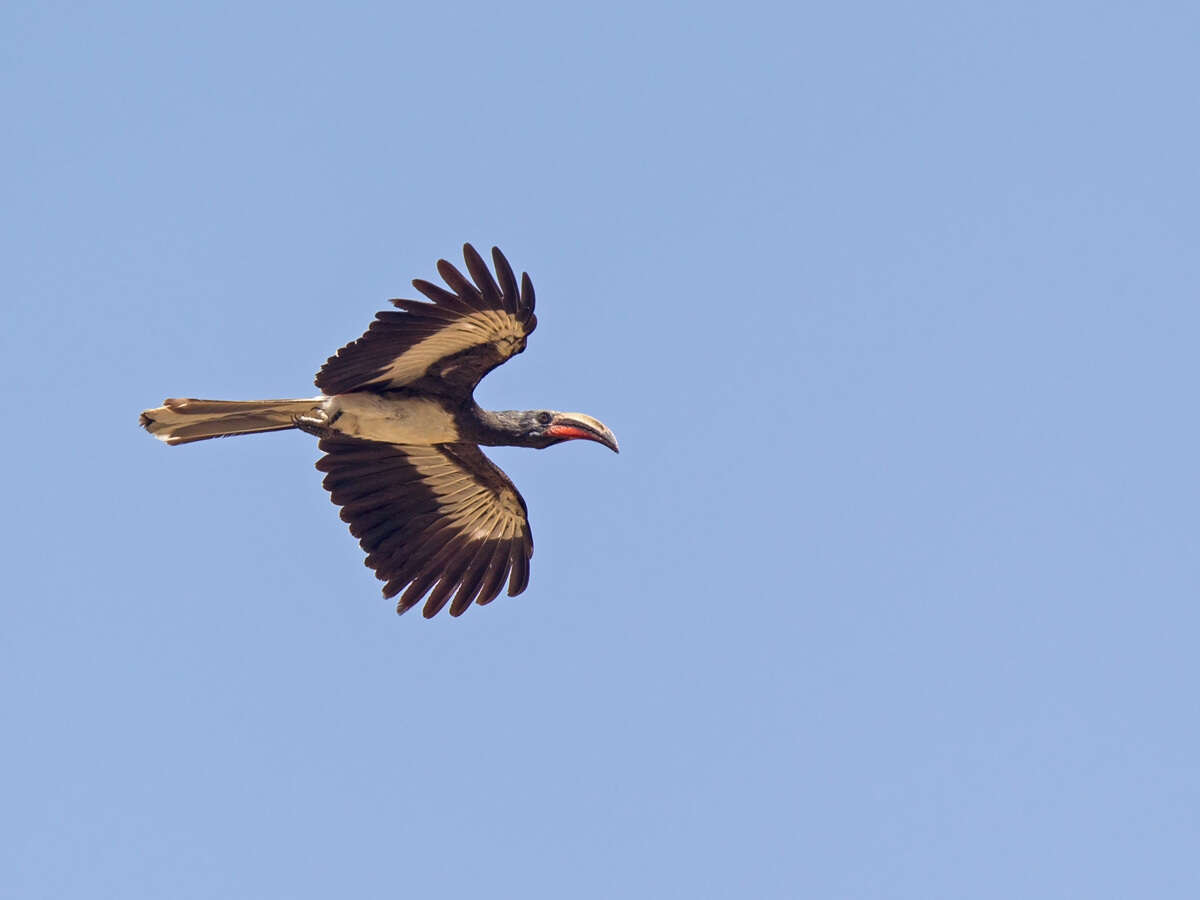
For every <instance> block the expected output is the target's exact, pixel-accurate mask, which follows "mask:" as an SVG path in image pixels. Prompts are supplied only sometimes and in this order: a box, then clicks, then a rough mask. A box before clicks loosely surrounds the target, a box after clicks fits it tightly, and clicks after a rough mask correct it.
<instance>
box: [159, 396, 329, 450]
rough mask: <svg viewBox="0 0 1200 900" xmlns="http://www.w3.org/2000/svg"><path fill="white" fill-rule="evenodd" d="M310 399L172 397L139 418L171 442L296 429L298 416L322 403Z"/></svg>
mask: <svg viewBox="0 0 1200 900" xmlns="http://www.w3.org/2000/svg"><path fill="white" fill-rule="evenodd" d="M322 399H323V398H322V397H315V398H313V399H310V400H247V401H240V400H193V399H190V398H185V399H177V398H170V399H167V400H164V401H163V405H162V406H159V407H157V408H155V409H148V410H146V411H145V412H143V413H142V414H141V416H140V417H139V418H138V422H139V424H140V425H141V426H142V427H143V428H145V429H146V430H147V431H148V432H150V433H151V434H152V435H154V436H155V437H156V438H158V439H159V440H160V441H165V442H166V443H168V444H171V445H175V444H190V443H191V442H192V441H203V440H207V439H208V438H215V437H230V436H232V435H235V434H258V433H259V432H263V431H286V430H287V429H289V428H295V427H296V426H295V424H294V422H293V421H292V419H293V417H294V416H301V415H304V414H305V413H307V412H310V411H311V410H312V409H313V408H315V407H318V406H320V405H321V400H322Z"/></svg>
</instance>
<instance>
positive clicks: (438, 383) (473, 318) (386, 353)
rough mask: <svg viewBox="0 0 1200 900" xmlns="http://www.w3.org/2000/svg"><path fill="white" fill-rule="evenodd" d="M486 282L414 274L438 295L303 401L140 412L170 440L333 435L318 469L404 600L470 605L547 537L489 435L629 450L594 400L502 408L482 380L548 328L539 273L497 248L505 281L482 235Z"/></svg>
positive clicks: (404, 309) (357, 350)
mask: <svg viewBox="0 0 1200 900" xmlns="http://www.w3.org/2000/svg"><path fill="white" fill-rule="evenodd" d="M463 255H464V257H465V259H466V263H467V268H468V270H469V272H470V273H471V276H472V278H473V280H474V283H473V284H472V282H471V281H468V280H467V279H466V278H465V277H464V276H463V275H462V274H461V273H460V272H459V271H458V270H457V269H455V268H454V266H452V265H451V264H450V263H448V262H446V261H445V260H440V261H439V262H438V271H439V273H440V274H441V275H442V278H443V279H444V280H445V281H446V283H447V284H448V285H449V286H450V287H451V288H452V289H453V292H451V291H446V290H444V289H442V288H439V287H437V286H436V285H433V284H430V283H429V282H426V281H421V280H419V279H418V280H416V281H414V282H413V284H414V286H415V287H416V288H417V289H418V290H419V291H421V293H423V294H425V295H426V296H427V297H428V298H429V299H430V300H432V301H433V302H432V303H425V302H420V301H415V300H393V301H392V303H393V305H395V306H396V307H397V308H398V310H397V311H391V310H389V311H385V312H381V313H379V314H378V315H377V316H376V319H375V321H374V322H372V323H371V327H370V328H369V329H368V330H367V332H366V334H364V335H363V336H362V337H361V338H359V339H358V340H356V341H354V342H352V343H350V344H348V345H347V346H346V347H343V348H342V349H341V350H340V351H338V353H337V354H336V355H335V356H333V357H331V358H330V359H329V360H328V362H326V364H325V366H324V367H323V368H322V369H321V371H320V372H319V373H318V374H317V387H318V388H320V389H321V390H322V391H323V393H322V394H320V395H319V396H316V397H312V398H308V399H299V400H259V401H225V400H196V399H171V400H166V401H165V402H164V405H163V406H161V407H158V408H156V409H148V410H146V411H145V412H143V413H142V416H141V424H142V426H143V427H144V428H146V430H147V431H149V432H150V433H151V434H153V435H154V436H155V437H157V438H159V439H160V440H162V441H164V442H166V443H168V444H183V443H190V442H192V441H200V440H207V439H209V438H214V437H227V436H231V435H239V434H257V433H262V432H267V431H282V430H286V429H291V428H299V429H301V430H303V431H306V432H309V433H310V434H314V435H316V436H317V437H318V438H320V448H321V449H322V450H323V451H325V454H326V455H325V456H324V457H323V458H322V459H321V460H320V461H319V462H318V463H317V468H318V469H320V470H321V471H324V472H326V473H327V474H326V477H325V481H324V485H325V487H326V489H328V490H329V492H330V495H331V497H332V499H333V501H334V502H335V503H337V504H338V505H340V506H341V507H342V518H343V519H344V520H345V521H346V522H348V523H349V525H350V531H351V533H353V534H354V536H355V537H357V538H359V542H360V544H361V546H362V548H363V549H364V550H365V551H366V552H367V559H366V563H367V565H368V566H370V567H371V568H372V569H373V570H374V571H375V573H376V575H377V576H378V577H379V578H380V579H381V580H383V581H385V582H386V584H385V586H384V596H387V597H392V596H395V595H396V594H397V593H400V591H401V590H403V591H404V593H403V595H402V596H401V597H400V600H399V603H398V604H397V610H398V611H399V612H404V611H405V610H407V609H409V608H411V607H412V606H413V605H415V604H416V603H417V602H418V601H419V600H420V599H421V597H423V596H424V595H425V594H426V593H428V594H429V597H428V599H427V600H426V603H425V606H424V609H423V613H424V615H425V616H427V617H429V616H433V615H435V614H436V613H437V612H438V611H439V610H441V609H442V608H443V607H444V606H445V605H446V604H447V603H450V614H451V615H459V614H461V613H462V612H463V611H464V610H465V609H466V608H467V607H468V606H469V605H470V604H471V603H472V602H473V601H474V602H477V603H480V604H484V603H489V602H490V601H491V600H492V599H494V598H495V596H496V595H497V594H498V593H499V591H500V590H501V589H502V587H503V585H504V581H505V580H506V579H507V580H508V588H509V590H508V593H509V594H510V595H513V596H515V595H516V594H519V593H520V592H521V591H523V590H524V589H525V587H526V585H527V584H528V579H529V559H530V557H531V556H532V554H533V538H532V534H531V532H530V529H529V522H528V518H527V514H526V508H525V501H524V500H523V499H522V498H521V495H520V494H519V493H518V492H517V489H516V488H515V487H514V486H513V484H512V482H511V481H509V479H508V476H506V475H505V474H504V473H503V472H502V471H501V470H500V469H498V468H497V467H496V466H495V465H494V464H493V463H492V462H491V461H490V460H488V459H487V457H486V456H484V455H483V453H482V452H481V451H480V449H479V447H480V445H483V446H519V447H539V448H540V447H548V446H550V445H552V444H556V443H560V442H562V441H565V440H572V439H580V438H582V439H586V440H593V441H597V442H598V443H602V444H604V445H605V446H607V447H610V448H611V449H612V450H614V451H615V450H616V449H617V443H616V439H615V438H614V437H613V435H612V432H610V431H609V430H608V428H606V427H605V426H604V425H603V424H602V423H601V422H599V421H597V420H596V419H593V418H592V417H590V416H586V415H583V414H582V413H560V412H553V411H550V410H531V411H520V412H518V411H505V412H492V411H489V410H485V409H482V408H480V407H479V406H478V405H477V404H476V403H475V400H474V397H473V393H474V390H475V386H476V385H477V384H478V383H479V380H480V379H481V378H482V377H483V376H484V375H485V374H487V372H489V371H490V370H491V369H493V368H495V367H496V366H497V365H499V364H500V363H502V362H504V361H505V360H507V359H508V358H510V357H511V356H513V355H515V354H517V353H520V352H521V351H522V350H524V349H525V342H526V339H527V338H528V336H529V334H530V333H531V332H532V331H533V329H534V328H535V327H536V325H537V318H536V316H534V314H533V306H534V294H533V285H532V284H531V283H530V281H529V277H528V276H527V275H524V276H522V282H521V287H520V289H519V290H518V288H517V282H516V279H515V277H514V276H513V273H512V270H511V268H509V265H508V262H507V260H505V258H504V256H503V255H502V254H501V253H500V251H499V250H497V249H493V251H492V257H493V260H494V263H495V267H496V274H497V276H498V278H499V284H497V282H496V280H495V279H493V278H492V275H491V273H490V272H489V271H488V269H487V266H486V265H485V264H484V262H483V260H482V259H481V258H480V257H479V255H478V254H477V253H476V252H475V250H474V248H472V247H471V246H470V245H469V244H468V245H466V246H465V247H464V248H463Z"/></svg>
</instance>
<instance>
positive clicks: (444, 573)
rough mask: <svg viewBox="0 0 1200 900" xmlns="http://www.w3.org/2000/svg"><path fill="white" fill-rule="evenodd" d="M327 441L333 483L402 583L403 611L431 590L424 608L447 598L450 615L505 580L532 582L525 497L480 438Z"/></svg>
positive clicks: (378, 558)
mask: <svg viewBox="0 0 1200 900" xmlns="http://www.w3.org/2000/svg"><path fill="white" fill-rule="evenodd" d="M320 447H321V450H323V451H324V452H325V454H326V455H325V456H323V457H322V458H321V459H320V460H319V461H318V462H317V468H318V469H320V470H321V471H322V472H326V473H327V474H326V476H325V481H324V485H325V488H326V490H328V491H329V493H330V495H331V497H332V499H333V502H334V503H336V504H338V505H339V506H341V507H342V513H341V515H342V520H343V521H345V522H348V523H349V525H350V533H351V534H353V535H354V536H355V537H356V538H358V539H359V545H360V546H361V547H362V548H363V550H365V551H366V553H367V559H366V563H367V565H368V566H370V568H371V569H373V570H374V571H375V575H376V577H378V578H379V579H380V580H381V581H385V582H387V584H385V585H384V588H383V595H384V596H385V597H394V596H396V594H399V593H400V592H401V591H403V592H404V593H403V594H402V595H401V597H400V600H399V602H398V603H397V605H396V612H399V613H403V612H405V611H407V610H408V609H410V608H412V607H413V606H415V605H416V604H417V602H418V601H420V599H421V598H422V597H423V596H425V594H426V593H427V592H428V593H429V598H428V599H427V600H426V601H425V607H424V609H423V610H422V614H423V615H424V616H425V617H426V618H431V617H432V616H435V615H437V613H438V612H439V611H440V610H441V609H442V608H443V607H444V606H445V605H446V604H447V603H449V604H450V615H452V616H458V615H461V614H462V613H463V612H464V611H465V610H466V608H467V607H468V606H470V605H471V603H472V602H476V603H479V604H480V605H483V604H485V603H491V602H492V600H494V599H495V598H496V596H497V595H498V594H499V593H500V591H501V589H502V588H503V587H504V583H505V581H506V580H507V582H508V594H509V596H510V597H515V596H516V595H517V594H519V593H521V592H522V591H523V590H525V588H526V586H527V585H528V584H529V559H530V557H532V556H533V534H532V532H531V531H530V529H529V519H528V516H527V514H526V510H525V501H524V500H523V499H521V495H520V494H519V493H517V489H516V488H515V487H514V486H513V483H512V482H511V481H510V480H509V478H508V476H507V475H505V474H504V473H503V472H502V471H501V470H500V469H499V468H498V467H497V466H496V465H495V464H494V463H492V461H491V460H489V459H488V458H487V457H486V456H484V455H483V452H482V451H481V450H480V449H479V448H478V447H476V446H475V445H474V444H435V445H433V446H428V447H424V446H411V445H407V444H403V445H402V444H384V443H377V442H374V441H362V440H356V439H354V438H343V437H338V438H325V439H323V440H322V441H321V444H320ZM431 589H432V591H431ZM451 598H453V599H451Z"/></svg>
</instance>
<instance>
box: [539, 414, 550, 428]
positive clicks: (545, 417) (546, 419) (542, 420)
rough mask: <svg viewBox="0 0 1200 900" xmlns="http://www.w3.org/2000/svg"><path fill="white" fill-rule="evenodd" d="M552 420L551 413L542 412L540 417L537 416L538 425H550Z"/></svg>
mask: <svg viewBox="0 0 1200 900" xmlns="http://www.w3.org/2000/svg"><path fill="white" fill-rule="evenodd" d="M550 418H551V416H550V413H548V412H540V413H538V416H537V420H538V424H539V425H549V424H550Z"/></svg>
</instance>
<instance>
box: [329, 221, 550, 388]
mask: <svg viewBox="0 0 1200 900" xmlns="http://www.w3.org/2000/svg"><path fill="white" fill-rule="evenodd" d="M463 259H464V260H465V261H466V266H467V271H468V272H469V273H470V275H471V278H470V279H468V278H467V277H466V276H465V275H463V274H462V272H460V271H459V270H458V269H457V268H455V267H454V266H453V265H451V264H450V263H449V262H447V261H446V260H444V259H442V260H438V263H437V270H438V274H439V275H441V277H442V280H443V281H445V282H446V284H447V285H448V286H449V288H450V290H446V289H445V288H441V287H438V286H437V285H435V284H431V283H430V282H428V281H424V280H422V279H419V278H418V279H416V280H414V281H413V287H415V288H416V289H417V290H418V291H420V292H421V293H422V294H424V295H425V296H426V297H427V298H428V299H429V301H430V302H423V301H420V300H403V299H401V300H393V301H392V305H393V306H395V307H396V309H395V310H384V311H383V312H380V313H378V314H377V315H376V316H375V321H373V322H372V323H371V326H370V327H369V328H368V329H367V331H366V333H365V334H363V336H362V337H360V338H359V339H358V340H356V341H352V342H351V343H349V344H347V345H346V346H345V347H343V348H342V349H341V350H339V351H338V352H337V353H336V354H334V355H333V356H331V357H330V358H329V360H328V361H327V362H326V363H325V365H324V366H323V367H322V368H321V371H320V372H318V373H317V378H316V382H317V387H319V388H320V389H321V390H322V391H323V392H324V393H326V394H346V393H350V392H352V391H387V390H395V389H397V388H403V387H414V386H416V387H420V388H421V389H423V390H425V391H428V392H430V393H441V394H444V395H446V396H451V397H461V398H465V397H466V396H468V395H469V394H470V393H471V391H473V390H474V389H475V385H477V384H478V383H479V379H481V378H482V377H483V376H484V375H486V374H487V373H488V372H490V371H491V370H492V369H494V368H495V367H496V366H498V365H500V364H501V363H502V362H504V361H505V360H507V359H509V358H511V357H512V356H515V355H516V354H518V353H520V352H521V351H522V350H524V349H525V342H526V339H527V338H528V337H529V335H530V334H532V333H533V330H534V328H536V327H537V316H535V315H534V314H533V308H534V294H533V284H532V283H531V282H530V280H529V276H528V275H525V274H522V276H521V287H520V289H519V290H518V288H517V279H516V277H515V276H514V275H513V271H512V267H511V266H509V264H508V260H506V259H505V258H504V254H502V253H501V252H500V250H499V249H497V248H492V261H493V263H494V265H495V267H496V276H497V277H498V279H499V281H498V282H497V278H493V276H492V273H491V272H490V271H489V270H488V267H487V264H486V263H485V262H484V260H483V258H482V257H481V256H480V255H479V254H478V253H477V252H476V250H475V248H474V247H472V246H471V245H470V244H466V245H464V246H463Z"/></svg>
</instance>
